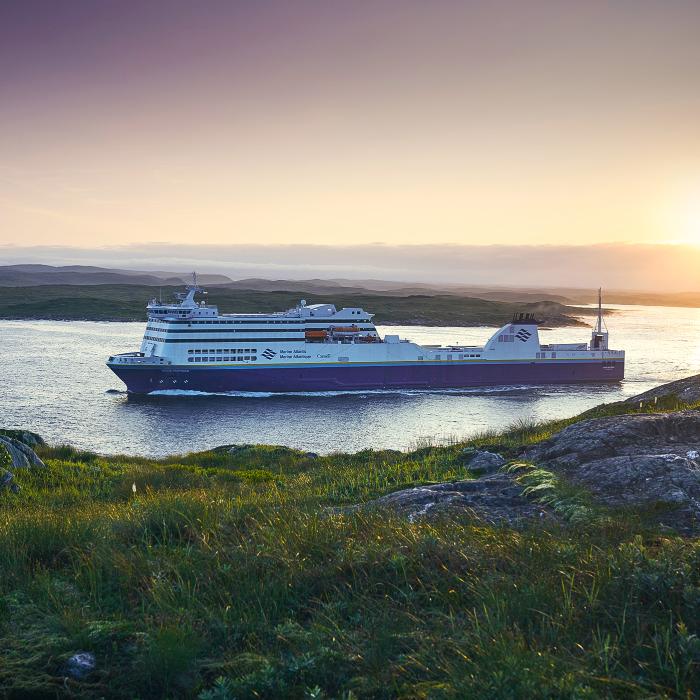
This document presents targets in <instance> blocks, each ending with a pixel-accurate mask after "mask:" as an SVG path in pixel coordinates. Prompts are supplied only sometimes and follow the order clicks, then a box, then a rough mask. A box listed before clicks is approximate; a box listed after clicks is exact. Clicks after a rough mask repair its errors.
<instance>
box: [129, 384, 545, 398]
mask: <svg viewBox="0 0 700 700" xmlns="http://www.w3.org/2000/svg"><path fill="white" fill-rule="evenodd" d="M544 388H545V387H544V386H542V387H539V386H532V385H527V386H525V385H522V386H521V385H513V386H497V387H473V388H461V389H339V390H337V391H196V390H193V389H160V390H157V391H152V392H150V393H149V394H148V395H147V396H176V397H177V396H180V397H182V396H228V397H232V398H247V399H250V398H255V399H260V398H274V397H282V396H287V397H288V396H299V397H314V398H319V397H338V396H421V395H431V394H439V395H452V396H469V395H471V396H483V395H503V394H514V393H524V392H532V391H533V390H534V391H537V390H539V389H544ZM124 393H125V392H124ZM141 398H145V397H141Z"/></svg>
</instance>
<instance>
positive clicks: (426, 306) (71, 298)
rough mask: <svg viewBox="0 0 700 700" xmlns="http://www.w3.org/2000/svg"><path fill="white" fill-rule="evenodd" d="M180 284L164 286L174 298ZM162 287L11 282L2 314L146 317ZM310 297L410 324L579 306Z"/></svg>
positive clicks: (273, 300) (554, 318) (466, 321)
mask: <svg viewBox="0 0 700 700" xmlns="http://www.w3.org/2000/svg"><path fill="white" fill-rule="evenodd" d="M175 291H179V289H178V288H175V287H163V288H162V295H163V299H169V298H171V297H172V294H173V293H174V292H175ZM160 292H161V290H160V289H159V288H158V287H147V286H139V285H94V286H69V285H56V286H53V285H44V286H39V287H8V288H5V289H3V293H2V295H0V318H5V319H37V318H42V319H61V320H92V321H142V320H144V319H145V306H146V302H147V301H148V300H149V299H151V298H153V297H157V296H158V295H159V293H160ZM302 296H303V293H302V292H261V291H255V290H239V289H224V288H213V289H212V290H211V293H210V294H209V297H208V299H209V303H211V304H218V305H219V309H220V311H222V312H224V313H231V312H240V313H250V312H269V311H282V310H285V309H288V308H290V307H292V306H295V305H296V304H297V303H298V302H299V300H300V299H301V298H302ZM308 301H309V303H332V304H336V306H338V307H341V306H362V307H364V308H365V309H367V310H369V311H372V312H374V313H375V314H376V317H375V322H377V323H388V324H398V325H401V324H406V325H436V326H443V325H444V326H474V325H501V324H502V323H505V322H506V321H508V320H509V319H510V318H512V316H513V314H514V313H516V312H520V311H530V312H533V313H536V314H537V315H538V317H539V318H541V319H542V321H543V322H544V323H546V324H548V325H553V326H562V325H577V324H578V323H579V322H577V321H576V319H574V318H573V317H572V314H575V313H579V312H580V310H579V309H575V308H572V307H567V306H564V305H562V304H558V303H556V302H541V303H528V304H512V303H506V302H498V301H486V300H483V299H471V298H466V297H457V296H449V295H444V296H427V295H426V296H418V295H417V296H408V297H387V296H385V295H380V294H376V295H374V294H352V295H347V296H346V297H344V296H343V295H342V294H339V295H337V296H316V295H314V296H312V297H311V296H309V297H308Z"/></svg>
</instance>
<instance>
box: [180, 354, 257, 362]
mask: <svg viewBox="0 0 700 700" xmlns="http://www.w3.org/2000/svg"><path fill="white" fill-rule="evenodd" d="M257 359H258V358H257V355H238V356H233V357H224V356H221V355H218V356H217V357H188V358H187V361H188V362H240V361H241V360H257Z"/></svg>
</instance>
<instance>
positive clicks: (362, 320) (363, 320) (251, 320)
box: [152, 312, 370, 326]
mask: <svg viewBox="0 0 700 700" xmlns="http://www.w3.org/2000/svg"><path fill="white" fill-rule="evenodd" d="M156 313H159V312H156ZM152 320H153V322H154V323H163V324H167V323H169V321H165V320H162V319H160V318H154V319H152ZM330 321H332V322H333V323H346V322H348V323H349V322H352V323H369V322H370V319H368V318H352V319H347V320H345V319H341V318H336V319H330V318H329V321H325V320H321V319H319V320H318V321H316V320H310V319H304V320H303V321H292V320H288V321H268V320H267V319H264V320H263V319H255V318H249V319H247V320H246V321H190V322H189V325H191V326H201V325H205V326H212V325H223V326H230V325H231V324H246V325H248V324H250V323H262V324H265V325H266V326H268V325H271V324H282V325H289V324H291V323H295V324H300V323H301V324H306V323H327V322H330Z"/></svg>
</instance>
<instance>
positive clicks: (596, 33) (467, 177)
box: [0, 0, 700, 257]
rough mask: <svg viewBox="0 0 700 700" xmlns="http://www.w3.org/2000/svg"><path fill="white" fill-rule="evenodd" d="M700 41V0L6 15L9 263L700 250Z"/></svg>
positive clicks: (10, 7) (73, 0)
mask: <svg viewBox="0 0 700 700" xmlns="http://www.w3.org/2000/svg"><path fill="white" fill-rule="evenodd" d="M699 37H700V2H698V1H697V0H693V1H687V2H683V1H681V0H663V1H662V0H658V1H650V0H615V2H597V1H587V2H580V1H576V2H568V1H565V0H561V1H557V2H555V1H552V2H545V1H543V0H517V1H516V0H513V1H511V2H499V1H498V0H496V1H488V2H472V1H468V0H463V1H462V2H453V1H450V0H431V1H430V2H427V1H426V0H423V1H421V2H417V1H413V0H394V1H384V2H373V1H367V2H362V1H358V2H347V1H346V2H336V1H334V0H325V1H323V2H321V1H318V2H306V1H304V0H294V1H290V0H287V1H285V2H252V1H250V0H245V1H241V2H236V1H234V0H226V1H218V0H203V1H202V2H193V1H191V0H189V1H187V2H180V1H178V0H149V1H148V2H137V1H135V0H134V1H126V2H125V1H124V0H121V1H120V2H116V1H110V0H99V1H98V0H91V1H90V2H83V1H78V0H63V1H61V2H57V1H56V0H50V1H46V2H38V1H36V0H21V1H20V0H15V1H13V0H7V1H6V2H3V3H2V4H1V5H0V69H1V71H2V79H0V244H4V245H8V244H10V245H22V246H27V245H47V244H58V245H64V246H83V247H85V246H88V247H90V246H105V245H115V244H119V245H125V244H130V243H144V242H168V243H174V244H178V243H179V244H185V243H194V244H202V243H208V244H212V245H213V244H217V245H222V244H293V243H305V244H337V245H353V244H367V243H374V242H382V243H386V244H400V245H405V244H421V243H422V244H425V243H430V244H464V245H473V244H494V243H500V244H504V245H522V244H567V243H576V244H582V243H586V244H595V243H604V242H631V243H658V242H661V243H663V242H680V241H684V242H691V243H697V244H700V39H699ZM0 257H1V255H0Z"/></svg>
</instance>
